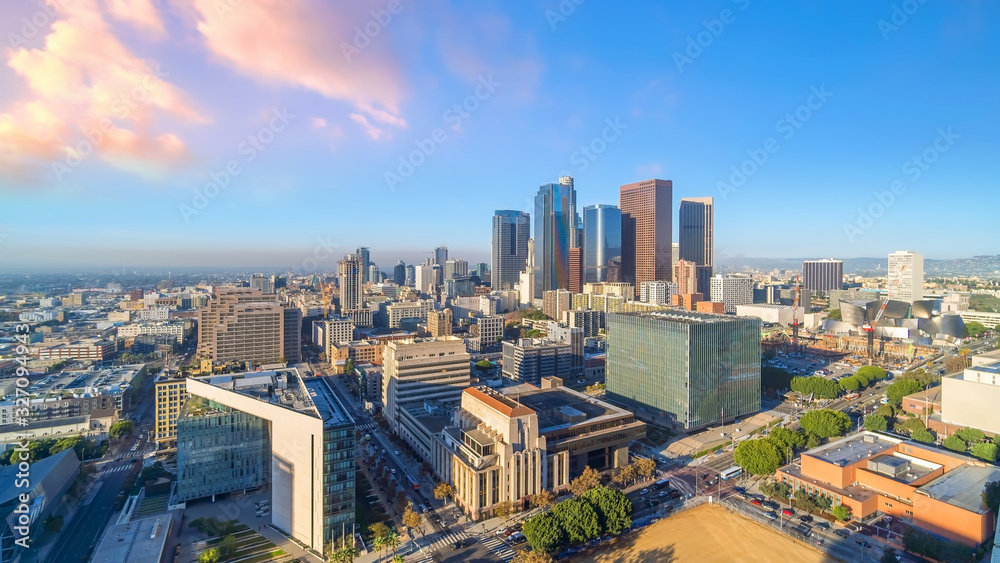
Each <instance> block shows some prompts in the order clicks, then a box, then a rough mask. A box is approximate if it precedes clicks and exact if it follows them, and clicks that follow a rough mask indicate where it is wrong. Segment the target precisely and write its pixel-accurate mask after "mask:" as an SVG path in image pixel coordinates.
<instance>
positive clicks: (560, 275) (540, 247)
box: [534, 176, 578, 299]
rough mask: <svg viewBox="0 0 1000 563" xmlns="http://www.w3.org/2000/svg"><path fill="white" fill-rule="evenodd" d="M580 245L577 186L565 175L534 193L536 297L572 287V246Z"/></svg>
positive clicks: (539, 297)
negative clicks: (570, 264) (570, 254)
mask: <svg viewBox="0 0 1000 563" xmlns="http://www.w3.org/2000/svg"><path fill="white" fill-rule="evenodd" d="M577 246H578V241H577V212H576V190H575V189H574V188H573V178H570V177H569V176H563V177H561V178H559V183H558V184H545V185H543V186H541V187H539V188H538V194H537V195H535V261H534V264H535V271H534V275H535V288H534V291H535V295H534V297H535V299H541V298H542V294H543V293H545V292H546V291H548V290H550V289H566V288H568V287H569V249H570V248H576V247H577Z"/></svg>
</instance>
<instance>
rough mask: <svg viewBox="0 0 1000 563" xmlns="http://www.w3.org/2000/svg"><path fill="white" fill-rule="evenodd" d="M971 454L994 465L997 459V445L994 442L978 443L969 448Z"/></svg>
mask: <svg viewBox="0 0 1000 563" xmlns="http://www.w3.org/2000/svg"><path fill="white" fill-rule="evenodd" d="M969 453H971V454H972V455H974V456H976V457H978V458H979V459H981V460H983V461H988V462H990V463H993V462H994V461H996V459H997V445H996V444H994V443H992V442H978V443H976V444H973V445H972V447H971V448H969Z"/></svg>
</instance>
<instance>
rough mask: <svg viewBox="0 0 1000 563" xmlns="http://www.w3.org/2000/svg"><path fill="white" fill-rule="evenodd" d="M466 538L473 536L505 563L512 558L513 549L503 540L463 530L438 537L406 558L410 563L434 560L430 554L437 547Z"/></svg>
mask: <svg viewBox="0 0 1000 563" xmlns="http://www.w3.org/2000/svg"><path fill="white" fill-rule="evenodd" d="M468 538H474V541H475V542H477V543H481V544H482V545H484V546H486V548H487V549H489V550H490V551H492V552H493V554H494V555H496V557H497V559H499V560H500V561H502V562H504V563H507V562H508V561H510V560H511V559H513V558H514V555H515V553H514V551H513V550H512V549H511V548H510V546H508V545H507V544H506V543H505V542H504V541H503V540H501V539H500V538H498V537H496V536H494V535H492V534H483V535H480V536H473V535H471V534H468V533H467V532H465V531H459V532H451V533H448V534H445V535H443V536H440V537H438V538H437V539H435V540H434V541H432V542H431V543H430V544H428V545H427V546H425V547H424V549H423V550H422V551H421V552H420V553H416V554H414V555H413V556H412V558H410V559H408V561H410V562H411V563H431V562H433V561H434V558H433V556H432V555H431V554H432V553H434V552H435V551H437V550H439V549H450V548H451V545H452V544H454V543H455V542H457V541H465V540H466V539H468Z"/></svg>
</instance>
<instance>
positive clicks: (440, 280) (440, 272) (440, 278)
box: [431, 264, 444, 287]
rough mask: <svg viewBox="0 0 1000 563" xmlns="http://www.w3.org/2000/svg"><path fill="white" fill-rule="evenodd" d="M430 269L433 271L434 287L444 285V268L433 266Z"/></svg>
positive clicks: (437, 265) (438, 265)
mask: <svg viewBox="0 0 1000 563" xmlns="http://www.w3.org/2000/svg"><path fill="white" fill-rule="evenodd" d="M431 269H432V270H433V271H434V285H436V286H438V287H441V286H442V285H444V266H442V265H440V264H434V265H433V266H431Z"/></svg>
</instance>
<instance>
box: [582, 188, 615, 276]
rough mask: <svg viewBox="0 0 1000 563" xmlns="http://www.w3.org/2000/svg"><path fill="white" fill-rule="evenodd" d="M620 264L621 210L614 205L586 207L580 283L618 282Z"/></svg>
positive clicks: (584, 209) (584, 211)
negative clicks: (581, 281) (581, 279)
mask: <svg viewBox="0 0 1000 563" xmlns="http://www.w3.org/2000/svg"><path fill="white" fill-rule="evenodd" d="M621 264H622V212H621V209H618V208H617V207H615V206H614V205H588V206H587V207H584V208H583V272H584V274H583V282H584V283H600V282H618V281H621ZM577 293H579V290H577Z"/></svg>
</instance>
